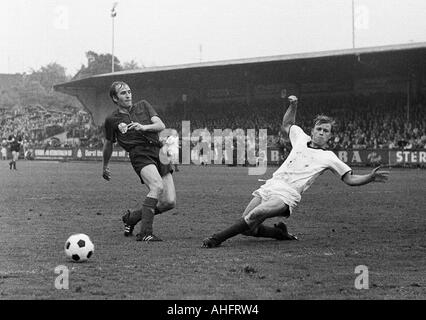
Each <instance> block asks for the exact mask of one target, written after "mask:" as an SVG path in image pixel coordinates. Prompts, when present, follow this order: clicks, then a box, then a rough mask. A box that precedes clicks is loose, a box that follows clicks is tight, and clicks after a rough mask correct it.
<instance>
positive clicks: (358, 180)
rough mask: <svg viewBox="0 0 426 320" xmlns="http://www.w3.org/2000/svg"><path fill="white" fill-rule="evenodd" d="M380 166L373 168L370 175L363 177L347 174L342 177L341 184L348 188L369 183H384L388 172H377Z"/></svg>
mask: <svg viewBox="0 0 426 320" xmlns="http://www.w3.org/2000/svg"><path fill="white" fill-rule="evenodd" d="M379 169H380V166H378V167H377V168H374V169H373V170H372V171H371V173H369V174H364V175H354V174H350V173H349V172H348V173H347V174H345V175H344V176H343V182H344V183H346V184H347V185H349V186H362V185H364V184H367V183H370V182H382V183H384V182H386V181H387V180H388V175H389V171H379Z"/></svg>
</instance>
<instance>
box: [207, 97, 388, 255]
mask: <svg viewBox="0 0 426 320" xmlns="http://www.w3.org/2000/svg"><path fill="white" fill-rule="evenodd" d="M288 99H289V101H290V106H289V108H288V109H287V111H286V113H285V114H284V117H283V122H282V126H281V131H282V133H283V134H284V135H287V136H288V137H289V138H290V142H291V145H292V150H291V152H290V154H289V155H288V157H287V159H286V161H285V162H284V163H283V164H282V165H281V166H280V167H279V168H278V170H277V171H275V173H274V174H273V176H272V178H271V179H269V180H267V181H266V182H265V184H264V185H262V186H261V187H260V188H259V189H257V190H255V191H254V192H253V196H254V198H253V199H252V200H251V201H250V203H249V204H248V206H247V208H246V209H245V211H244V213H243V216H242V218H241V219H239V220H238V221H237V222H236V223H235V224H233V225H232V226H231V227H229V228H227V229H225V230H223V231H221V232H218V233H215V234H213V235H212V236H211V237H208V238H206V239H204V240H203V245H202V246H203V247H205V248H213V247H218V246H220V244H221V243H222V242H224V241H225V240H227V239H229V238H231V237H234V236H236V235H238V234H243V235H247V236H254V237H266V238H273V239H277V240H297V238H296V237H295V236H294V235H292V234H290V233H289V232H288V231H287V226H286V225H285V224H284V223H283V222H280V223H278V224H275V225H274V227H269V226H266V225H264V224H263V222H264V221H265V220H266V219H268V218H273V217H289V216H290V214H291V212H292V210H293V209H294V208H295V207H296V206H297V205H298V203H299V202H300V199H301V194H302V193H303V192H305V191H306V190H307V189H308V188H309V187H310V186H311V185H312V183H313V182H314V181H315V179H316V178H317V177H318V176H319V175H321V174H322V173H323V172H324V171H325V170H327V169H329V170H331V171H332V172H334V173H335V174H337V175H338V176H339V177H340V178H341V179H342V181H343V182H344V183H346V184H347V185H349V186H361V185H364V184H367V183H370V182H385V181H386V180H387V178H388V174H389V172H388V171H378V170H379V168H380V167H377V168H375V169H373V170H372V171H371V173H369V174H366V175H354V174H353V172H352V169H351V168H350V167H349V166H348V165H346V164H345V163H344V162H343V161H341V160H340V159H339V158H338V157H337V156H336V155H335V154H334V153H333V152H332V151H329V150H326V147H327V143H328V140H329V139H330V137H331V132H332V127H333V124H334V120H333V119H332V118H330V117H327V116H324V115H320V116H317V117H316V118H315V119H314V127H313V129H312V131H311V136H308V135H307V134H305V133H304V132H303V130H302V129H301V128H300V127H298V126H297V125H295V120H296V111H297V97H295V96H290V97H289V98H288Z"/></svg>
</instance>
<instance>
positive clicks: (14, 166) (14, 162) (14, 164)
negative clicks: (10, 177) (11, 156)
mask: <svg viewBox="0 0 426 320" xmlns="http://www.w3.org/2000/svg"><path fill="white" fill-rule="evenodd" d="M13 169H15V170H16V161H13Z"/></svg>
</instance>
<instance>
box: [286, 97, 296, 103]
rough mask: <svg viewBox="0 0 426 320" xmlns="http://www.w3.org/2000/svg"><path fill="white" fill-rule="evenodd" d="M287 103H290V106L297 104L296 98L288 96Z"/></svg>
mask: <svg viewBox="0 0 426 320" xmlns="http://www.w3.org/2000/svg"><path fill="white" fill-rule="evenodd" d="M288 101H290V104H297V97H296V96H289V97H288Z"/></svg>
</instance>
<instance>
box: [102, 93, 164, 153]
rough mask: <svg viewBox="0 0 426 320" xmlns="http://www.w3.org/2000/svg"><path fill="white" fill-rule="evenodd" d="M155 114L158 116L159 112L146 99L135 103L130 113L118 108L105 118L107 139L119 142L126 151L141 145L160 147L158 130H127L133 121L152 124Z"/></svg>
mask: <svg viewBox="0 0 426 320" xmlns="http://www.w3.org/2000/svg"><path fill="white" fill-rule="evenodd" d="M154 116H158V114H157V112H156V111H155V110H154V108H153V107H152V105H151V104H150V103H149V102H148V101H145V100H142V101H141V102H138V103H137V104H135V105H133V106H132V108H131V109H130V112H129V114H127V113H122V112H120V111H119V110H118V109H117V110H115V111H114V112H113V113H112V114H111V115H109V116H108V117H107V118H106V119H105V124H104V129H105V139H107V140H109V141H111V142H112V143H115V142H118V144H119V145H120V146H121V147H122V148H123V149H124V150H126V151H130V150H131V149H132V148H133V147H136V146H141V145H142V146H143V145H147V146H149V145H153V146H157V147H160V146H161V143H160V140H159V137H158V133H157V132H152V131H137V130H134V129H132V130H127V125H128V124H130V123H131V122H139V123H140V124H142V125H148V124H152V121H151V118H152V117H154Z"/></svg>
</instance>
